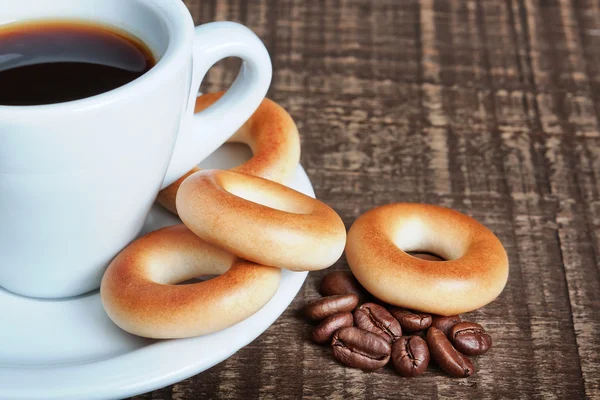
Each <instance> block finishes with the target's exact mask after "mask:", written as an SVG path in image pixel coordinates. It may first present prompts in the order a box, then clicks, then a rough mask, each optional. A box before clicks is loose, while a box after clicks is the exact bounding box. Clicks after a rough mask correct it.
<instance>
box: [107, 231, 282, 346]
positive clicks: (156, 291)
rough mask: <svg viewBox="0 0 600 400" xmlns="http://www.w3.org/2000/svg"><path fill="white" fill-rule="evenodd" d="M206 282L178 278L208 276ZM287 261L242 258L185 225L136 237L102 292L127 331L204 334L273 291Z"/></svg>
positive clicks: (159, 335)
mask: <svg viewBox="0 0 600 400" xmlns="http://www.w3.org/2000/svg"><path fill="white" fill-rule="evenodd" d="M209 274H210V275H219V276H218V277H216V278H213V279H210V280H208V281H204V282H198V283H193V284H186V285H175V283H178V282H183V281H186V280H189V279H192V278H196V277H199V276H202V275H209ZM280 277H281V270H280V269H279V268H273V267H266V266H263V265H257V264H254V263H251V262H247V261H243V260H240V259H239V258H237V257H235V256H234V255H232V254H229V253H227V252H225V251H223V250H220V249H218V248H216V247H214V246H211V245H210V244H208V243H206V242H204V241H202V240H201V239H199V238H198V237H197V236H196V235H194V234H193V233H192V232H190V230H189V229H187V228H186V227H185V226H184V225H175V226H170V227H167V228H163V229H159V230H157V231H154V232H151V233H149V234H148V235H146V236H144V237H142V238H140V239H138V240H136V241H134V242H133V243H131V244H130V245H129V246H127V247H126V248H125V249H124V250H123V251H122V252H121V253H119V255H118V256H117V257H116V258H115V259H114V260H113V261H112V262H111V264H110V265H109V267H108V269H107V270H106V272H105V274H104V277H103V279H102V284H101V287H100V294H101V298H102V303H103V305H104V309H105V310H106V313H107V314H108V316H109V317H110V319H112V320H113V321H114V323H115V324H117V325H118V326H119V327H121V328H122V329H123V330H125V331H127V332H129V333H132V334H135V335H139V336H144V337H148V338H155V339H168V338H183V337H190V336H198V335H204V334H208V333H212V332H216V331H219V330H222V329H225V328H227V327H230V326H232V325H234V324H236V323H238V322H240V321H242V320H244V319H246V318H248V317H249V316H251V315H252V314H254V313H255V312H257V311H258V310H260V309H261V308H262V307H263V306H264V305H265V304H266V303H267V302H268V301H269V300H270V299H271V297H273V295H274V294H275V292H276V291H277V288H278V287H279V281H280Z"/></svg>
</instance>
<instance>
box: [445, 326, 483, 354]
mask: <svg viewBox="0 0 600 400" xmlns="http://www.w3.org/2000/svg"><path fill="white" fill-rule="evenodd" d="M450 339H451V340H452V344H454V347H455V348H456V350H458V351H460V352H461V353H463V354H466V355H468V356H479V355H482V354H484V353H486V352H487V351H488V350H489V349H490V347H492V337H491V336H490V335H488V334H487V333H486V332H485V329H483V326H481V325H479V324H476V323H475V322H460V323H458V324H456V325H454V326H453V327H452V329H451V330H450Z"/></svg>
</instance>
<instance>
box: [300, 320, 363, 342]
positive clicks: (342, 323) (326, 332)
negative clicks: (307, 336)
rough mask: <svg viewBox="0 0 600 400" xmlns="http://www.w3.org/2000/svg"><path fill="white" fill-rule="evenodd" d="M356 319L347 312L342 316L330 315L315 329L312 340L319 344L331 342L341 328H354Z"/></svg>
mask: <svg viewBox="0 0 600 400" xmlns="http://www.w3.org/2000/svg"><path fill="white" fill-rule="evenodd" d="M353 324H354V317H353V316H352V313H349V312H346V313H341V314H334V315H330V316H329V317H327V318H325V319H324V320H323V321H321V323H320V324H319V325H317V326H316V327H315V329H313V331H312V334H311V339H312V340H313V342H315V343H318V344H325V343H329V342H331V338H332V337H333V334H334V333H335V332H336V331H337V330H338V329H341V328H344V327H347V326H352V325H353Z"/></svg>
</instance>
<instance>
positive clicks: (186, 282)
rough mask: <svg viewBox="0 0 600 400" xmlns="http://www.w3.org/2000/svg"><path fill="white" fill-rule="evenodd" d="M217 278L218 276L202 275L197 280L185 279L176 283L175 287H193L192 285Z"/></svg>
mask: <svg viewBox="0 0 600 400" xmlns="http://www.w3.org/2000/svg"><path fill="white" fill-rule="evenodd" d="M217 276H219V275H202V276H199V277H197V278H192V279H187V280H185V281H182V282H178V283H176V284H175V285H178V286H179V285H193V284H194V283H199V282H205V281H208V280H211V279H213V278H216V277H217Z"/></svg>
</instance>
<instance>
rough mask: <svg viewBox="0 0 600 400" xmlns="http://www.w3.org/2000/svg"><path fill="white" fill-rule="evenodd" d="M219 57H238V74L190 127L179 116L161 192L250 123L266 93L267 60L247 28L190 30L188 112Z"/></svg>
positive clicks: (225, 25)
mask: <svg viewBox="0 0 600 400" xmlns="http://www.w3.org/2000/svg"><path fill="white" fill-rule="evenodd" d="M225 57H239V58H241V59H242V66H241V68H240V72H239V73H238V75H237V78H236V79H235V81H234V82H233V84H232V85H231V87H230V88H229V90H227V92H226V93H225V94H224V95H223V97H221V98H220V99H219V100H218V101H217V102H216V103H215V104H213V105H211V106H210V107H208V108H207V109H206V110H203V111H201V112H199V113H196V114H194V115H193V117H192V118H191V122H190V121H186V119H185V117H184V120H183V121H182V126H181V128H180V132H179V136H178V139H177V142H176V143H175V148H174V150H173V156H172V158H171V163H170V164H169V168H168V170H167V174H166V176H165V180H164V182H163V184H162V188H165V187H166V186H168V185H170V184H171V183H172V182H174V181H175V180H177V179H179V177H181V176H182V175H183V174H185V173H186V172H188V171H189V170H190V169H191V168H192V167H193V166H194V165H196V164H197V163H198V162H200V161H202V160H203V159H204V158H206V157H207V156H208V155H209V154H210V153H212V152H213V151H215V150H216V149H217V148H218V147H219V146H220V145H222V144H223V143H225V141H226V140H227V139H229V138H230V137H231V135H233V133H235V131H236V130H237V129H239V128H240V127H241V126H242V125H243V124H244V122H246V121H247V120H248V118H250V116H251V115H252V113H254V111H255V110H256V109H257V108H258V106H259V105H260V103H261V101H262V100H263V99H264V97H265V95H266V93H267V90H268V89H269V85H270V83H271V75H272V67H271V59H270V58H269V53H268V52H267V49H266V48H265V46H264V44H263V43H262V41H261V40H260V39H259V38H258V37H257V36H256V35H255V34H254V33H253V32H252V31H251V30H250V29H248V28H247V27H245V26H243V25H240V24H237V23H235V22H211V23H208V24H203V25H200V26H198V27H196V32H195V38H194V54H193V64H194V67H193V75H192V90H191V91H190V98H189V100H188V103H187V104H188V107H191V108H192V112H193V108H194V104H195V99H196V96H197V94H198V89H199V88H200V83H201V82H202V80H203V79H204V77H205V75H206V73H207V71H208V69H209V68H210V67H211V66H213V65H214V64H215V63H216V62H217V61H219V60H221V59H223V58H225ZM188 111H189V110H188ZM186 123H189V124H190V125H186Z"/></svg>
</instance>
